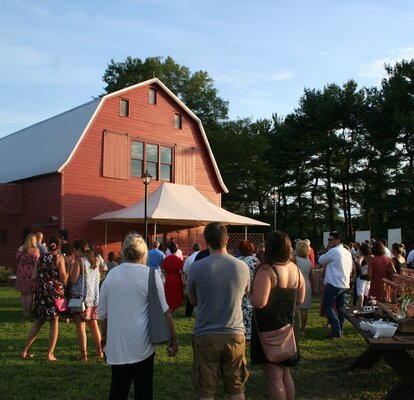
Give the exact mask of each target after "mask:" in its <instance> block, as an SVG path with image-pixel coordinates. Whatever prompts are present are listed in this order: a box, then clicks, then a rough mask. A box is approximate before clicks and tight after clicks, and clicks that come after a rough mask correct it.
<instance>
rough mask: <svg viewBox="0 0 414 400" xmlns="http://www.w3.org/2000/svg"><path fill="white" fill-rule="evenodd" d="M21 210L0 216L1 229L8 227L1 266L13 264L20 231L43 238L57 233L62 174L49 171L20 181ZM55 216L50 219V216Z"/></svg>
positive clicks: (0, 250) (19, 239) (1, 250)
mask: <svg viewBox="0 0 414 400" xmlns="http://www.w3.org/2000/svg"><path fill="white" fill-rule="evenodd" d="M19 183H20V185H21V201H22V206H21V210H22V212H21V213H20V214H14V215H0V229H2V228H6V229H7V236H8V240H7V244H5V245H1V244H0V265H6V266H13V267H14V266H15V261H14V255H15V252H16V250H17V249H18V248H19V247H20V246H21V245H22V244H23V231H24V230H25V229H27V230H30V231H31V232H32V233H35V232H37V231H41V232H43V234H44V236H45V239H48V238H49V237H50V236H51V235H56V234H57V233H58V232H59V229H60V227H61V222H62V220H61V207H60V193H61V177H60V174H51V175H46V176H43V177H37V178H32V179H28V180H24V181H20V182H19ZM52 216H53V217H57V220H56V221H52V219H51V217H52Z"/></svg>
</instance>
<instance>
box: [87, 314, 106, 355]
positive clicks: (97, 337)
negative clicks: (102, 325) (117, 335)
mask: <svg viewBox="0 0 414 400" xmlns="http://www.w3.org/2000/svg"><path fill="white" fill-rule="evenodd" d="M87 322H88V327H89V330H90V331H91V335H92V339H93V342H94V343H95V347H96V352H97V354H98V357H100V358H103V356H104V354H103V351H102V347H101V331H100V330H99V326H98V321H96V320H94V319H92V320H89V321H87Z"/></svg>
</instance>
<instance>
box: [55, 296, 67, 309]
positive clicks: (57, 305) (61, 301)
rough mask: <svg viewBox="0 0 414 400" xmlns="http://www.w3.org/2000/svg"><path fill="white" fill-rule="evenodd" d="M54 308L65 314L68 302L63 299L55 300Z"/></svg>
mask: <svg viewBox="0 0 414 400" xmlns="http://www.w3.org/2000/svg"><path fill="white" fill-rule="evenodd" d="M55 308H56V310H57V311H59V312H65V311H67V310H68V302H67V301H66V299H65V298H63V299H55Z"/></svg>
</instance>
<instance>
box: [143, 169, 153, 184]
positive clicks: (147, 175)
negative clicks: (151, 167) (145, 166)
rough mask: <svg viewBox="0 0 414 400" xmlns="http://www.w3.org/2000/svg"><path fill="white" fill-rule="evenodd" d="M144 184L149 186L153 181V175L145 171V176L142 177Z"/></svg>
mask: <svg viewBox="0 0 414 400" xmlns="http://www.w3.org/2000/svg"><path fill="white" fill-rule="evenodd" d="M141 179H142V183H143V184H144V185H145V186H147V185H149V184H150V183H151V181H152V175H151V174H150V173H149V172H148V170H146V171H145V173H144V175H142V176H141Z"/></svg>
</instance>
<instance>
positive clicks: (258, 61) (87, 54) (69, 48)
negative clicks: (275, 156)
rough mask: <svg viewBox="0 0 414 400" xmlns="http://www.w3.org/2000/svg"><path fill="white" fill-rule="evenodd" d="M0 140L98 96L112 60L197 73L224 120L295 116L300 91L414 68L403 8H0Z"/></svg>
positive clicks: (413, 14)
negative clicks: (219, 101) (203, 75)
mask: <svg viewBox="0 0 414 400" xmlns="http://www.w3.org/2000/svg"><path fill="white" fill-rule="evenodd" d="M1 6H2V7H1V13H0V55H1V56H0V137H2V136H5V135H7V134H10V133H13V132H15V131H17V130H20V129H22V128H25V127H27V126H30V125H32V124H34V123H37V122H39V121H42V120H44V119H46V118H49V117H52V116H54V115H57V114H59V113H61V112H64V111H67V110H69V109H71V108H73V107H76V106H78V105H81V104H83V103H85V102H88V101H90V100H91V99H92V98H93V97H96V96H98V95H99V94H102V93H103V88H104V86H105V84H104V82H103V81H102V76H103V74H104V72H105V69H106V67H107V65H108V63H109V62H110V61H111V59H114V60H115V61H117V62H120V61H124V60H125V59H126V57H127V56H131V57H133V58H136V57H137V58H141V59H145V58H146V57H152V56H162V57H166V56H171V57H172V58H173V59H174V60H175V61H176V62H177V63H178V64H180V65H185V66H187V67H189V68H190V70H191V71H192V72H195V71H198V70H204V71H207V72H208V74H209V75H210V76H211V77H212V78H213V79H214V84H215V87H216V88H217V89H218V91H219V96H221V97H222V98H223V99H225V100H228V101H229V109H230V118H232V119H236V118H246V117H248V118H252V119H253V120H256V119H259V118H270V117H271V116H272V114H273V113H277V114H279V115H280V116H285V115H287V114H288V113H290V112H292V111H294V109H295V108H296V107H297V106H298V101H299V99H300V97H301V96H302V95H303V91H304V89H305V88H310V89H322V88H323V87H324V86H325V85H327V84H330V83H337V84H339V85H342V84H343V83H345V82H347V81H348V80H350V79H354V80H355V81H356V82H357V83H358V85H359V86H360V87H362V86H367V87H370V86H378V85H379V84H380V82H381V79H382V78H384V77H385V71H384V64H385V63H387V64H391V65H393V64H395V62H397V61H401V60H402V59H408V60H410V59H411V58H414V2H413V1H411V0H406V1H405V0H397V1H389V0H386V1H384V0H347V1H341V0H326V1H322V0H306V1H305V0H295V1H282V0H269V1H268V0H256V1H254V2H253V1H245V0H237V1H236V0H227V1H226V0H200V1H199V0H88V1H85V0H70V1H67V0H35V1H34V0H2V1H1Z"/></svg>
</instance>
